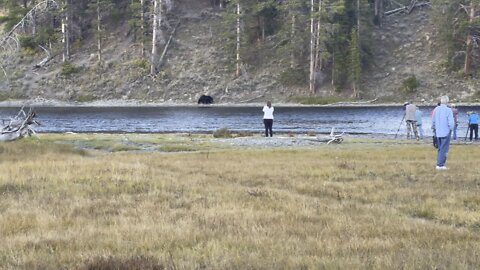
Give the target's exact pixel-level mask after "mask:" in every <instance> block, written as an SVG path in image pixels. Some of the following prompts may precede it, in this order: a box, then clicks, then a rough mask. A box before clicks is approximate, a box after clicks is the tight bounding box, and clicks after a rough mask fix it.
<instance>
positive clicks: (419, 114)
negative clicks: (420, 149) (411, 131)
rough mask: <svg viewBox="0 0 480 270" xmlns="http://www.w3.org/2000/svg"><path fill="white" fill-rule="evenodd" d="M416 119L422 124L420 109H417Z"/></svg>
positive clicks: (419, 124)
mask: <svg viewBox="0 0 480 270" xmlns="http://www.w3.org/2000/svg"><path fill="white" fill-rule="evenodd" d="M415 120H416V121H417V126H421V125H422V111H420V110H419V109H417V110H416V111H415Z"/></svg>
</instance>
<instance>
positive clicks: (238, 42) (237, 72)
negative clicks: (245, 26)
mask: <svg viewBox="0 0 480 270" xmlns="http://www.w3.org/2000/svg"><path fill="white" fill-rule="evenodd" d="M235 74H236V75H237V77H239V76H240V74H241V70H240V0H239V1H238V3H237V71H236V73H235Z"/></svg>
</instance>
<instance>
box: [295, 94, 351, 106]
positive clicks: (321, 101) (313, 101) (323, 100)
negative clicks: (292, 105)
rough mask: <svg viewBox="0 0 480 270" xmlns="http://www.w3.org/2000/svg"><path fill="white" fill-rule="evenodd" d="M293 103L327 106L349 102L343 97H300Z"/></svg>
mask: <svg viewBox="0 0 480 270" xmlns="http://www.w3.org/2000/svg"><path fill="white" fill-rule="evenodd" d="M291 100H292V101H293V102H296V103H300V104H304V105H327V104H332V103H337V102H344V101H348V100H345V99H343V98H341V97H337V96H322V97H320V96H314V97H305V96H303V97H302V96H298V97H293V98H292V99H291Z"/></svg>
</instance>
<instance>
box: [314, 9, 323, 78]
mask: <svg viewBox="0 0 480 270" xmlns="http://www.w3.org/2000/svg"><path fill="white" fill-rule="evenodd" d="M321 12H322V0H318V18H317V20H318V22H317V29H316V31H315V33H316V37H317V39H316V42H315V71H318V70H319V69H321V68H322V59H321V57H320V29H321V26H322V22H321V19H322V18H321V16H322V15H321V14H322V13H321ZM315 84H316V81H315Z"/></svg>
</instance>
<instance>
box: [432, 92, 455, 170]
mask: <svg viewBox="0 0 480 270" xmlns="http://www.w3.org/2000/svg"><path fill="white" fill-rule="evenodd" d="M448 100H449V99H448V96H442V97H441V98H440V103H441V104H440V106H438V107H437V108H435V111H434V112H433V115H432V130H434V133H435V136H436V137H437V144H438V148H437V167H436V169H437V170H446V169H447V167H445V162H446V161H447V155H448V148H449V146H450V136H451V132H452V130H453V126H454V120H453V112H452V109H450V108H449V107H447V103H448Z"/></svg>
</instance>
